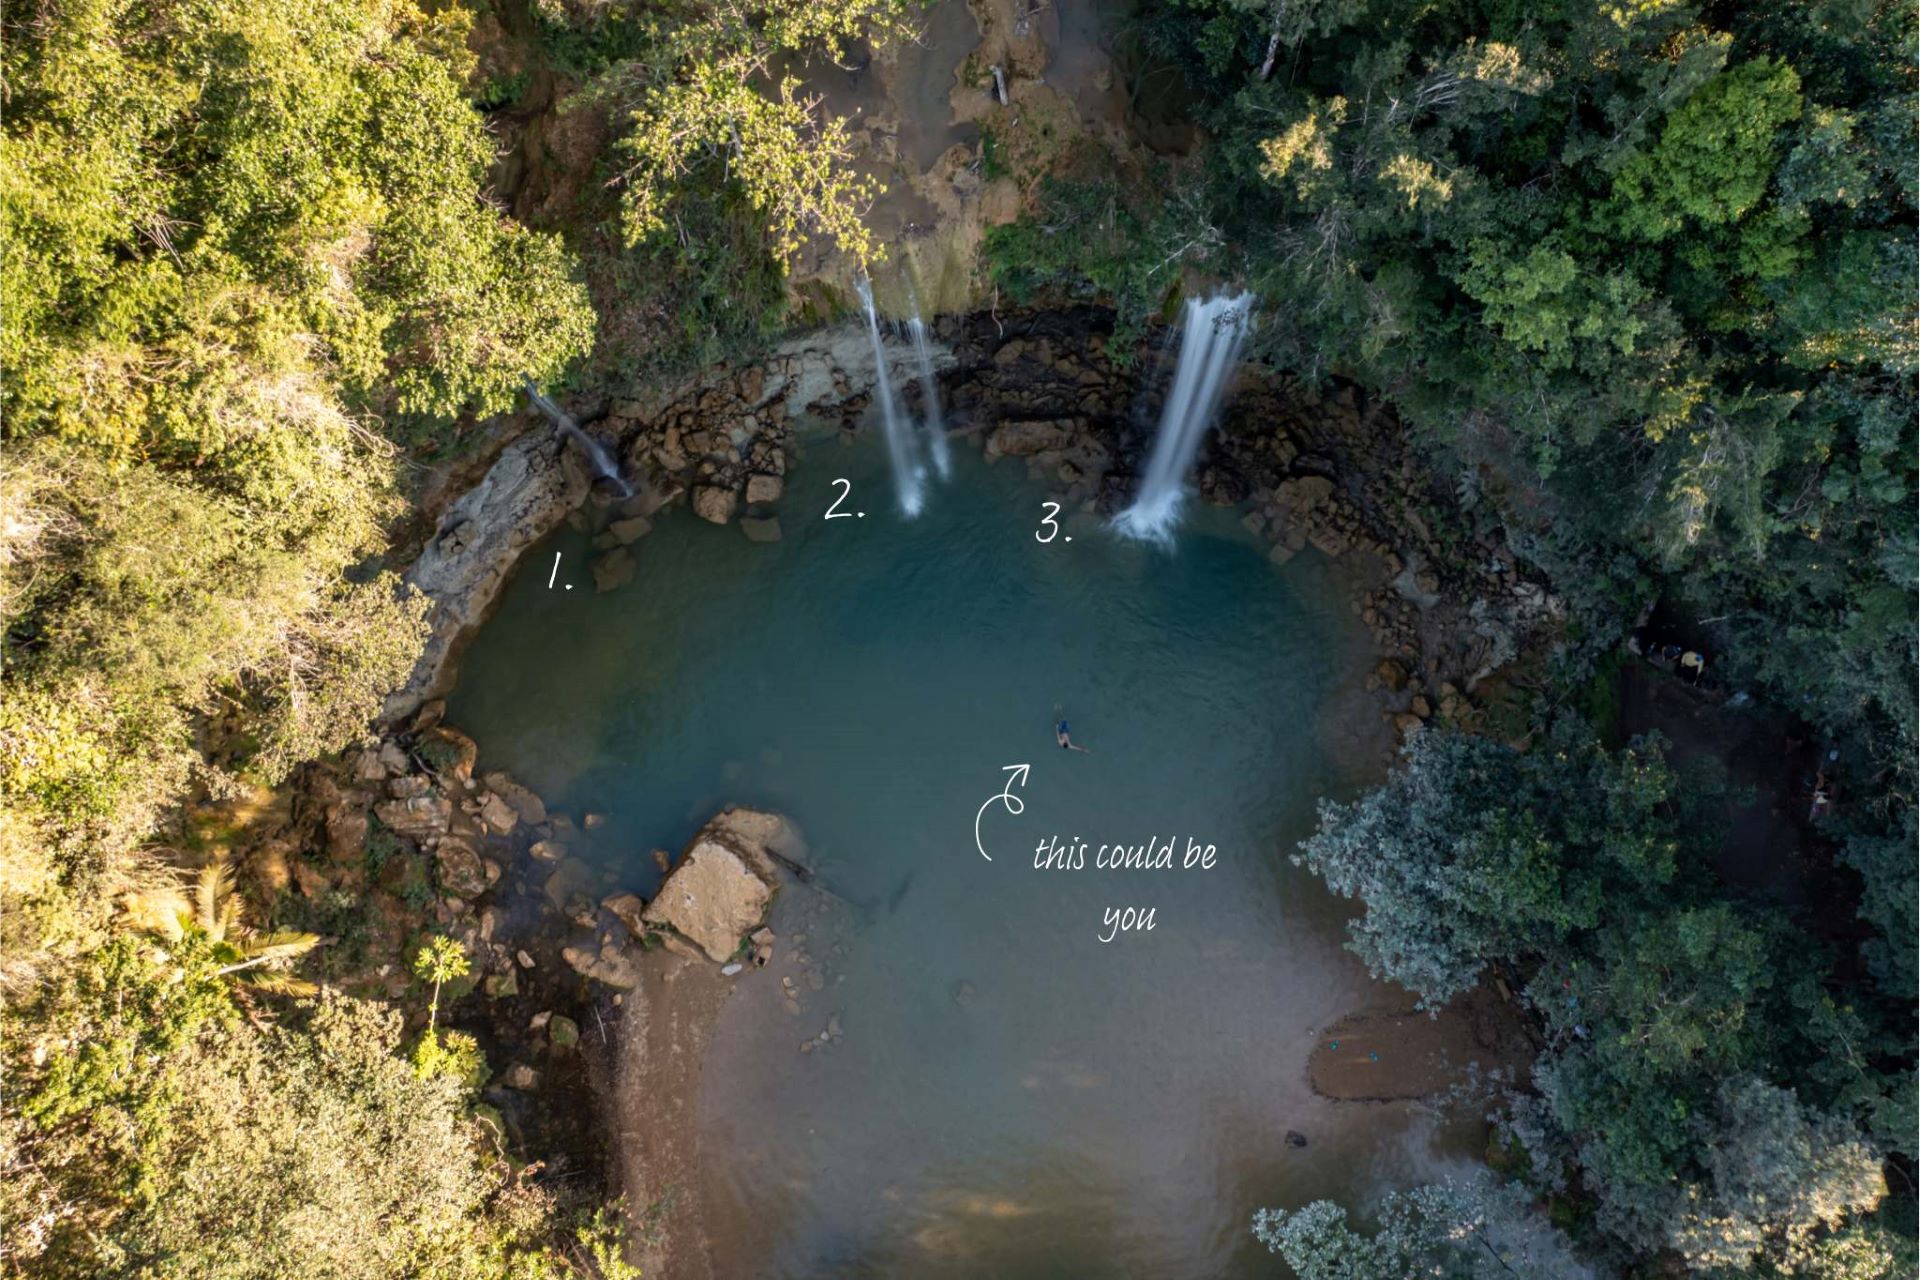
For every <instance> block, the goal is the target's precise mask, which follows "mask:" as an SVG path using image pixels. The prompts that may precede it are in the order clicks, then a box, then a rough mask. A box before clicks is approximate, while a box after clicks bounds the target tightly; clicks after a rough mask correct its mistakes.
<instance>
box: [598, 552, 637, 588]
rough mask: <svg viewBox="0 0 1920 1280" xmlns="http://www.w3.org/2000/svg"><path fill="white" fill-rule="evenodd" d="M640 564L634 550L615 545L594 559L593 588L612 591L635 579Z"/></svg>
mask: <svg viewBox="0 0 1920 1280" xmlns="http://www.w3.org/2000/svg"><path fill="white" fill-rule="evenodd" d="M638 567H639V566H638V565H636V564H635V563H634V559H633V552H631V551H629V550H627V549H626V548H625V547H615V548H614V549H613V550H612V551H609V552H607V553H606V554H605V555H603V556H595V557H594V560H593V589H594V590H595V591H603V592H604V591H612V590H613V589H614V588H615V587H623V586H625V585H626V584H627V583H629V582H632V581H633V575H634V571H635V570H636V569H637V568H638Z"/></svg>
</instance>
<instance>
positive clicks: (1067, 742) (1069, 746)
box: [1053, 720, 1093, 755]
mask: <svg viewBox="0 0 1920 1280" xmlns="http://www.w3.org/2000/svg"><path fill="white" fill-rule="evenodd" d="M1053 738H1054V741H1056V742H1058V743H1059V744H1060V746H1061V749H1062V750H1065V751H1084V752H1086V753H1087V754H1088V755H1092V754H1093V750H1092V748H1090V747H1083V746H1081V745H1080V744H1079V743H1077V742H1075V741H1074V740H1073V735H1072V734H1070V733H1069V732H1068V731H1067V722H1066V721H1065V720H1061V721H1060V723H1058V724H1056V725H1054V726H1053Z"/></svg>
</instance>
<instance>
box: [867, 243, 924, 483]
mask: <svg viewBox="0 0 1920 1280" xmlns="http://www.w3.org/2000/svg"><path fill="white" fill-rule="evenodd" d="M860 301H861V304H862V305H864V306H865V307H866V309H867V336H868V337H869V338H871V339H873V394H874V396H875V398H876V399H878V400H879V401H880V421H881V424H882V426H883V427H884V428H885V430H886V434H887V459H888V461H889V462H891V463H892V464H893V488H894V492H895V493H897V494H899V496H900V510H901V511H902V512H903V513H904V514H906V515H908V516H917V515H919V514H920V508H921V507H922V506H924V505H925V502H926V494H925V482H926V473H925V470H924V468H922V467H921V465H920V451H919V450H918V449H917V448H915V446H914V442H913V434H912V429H911V426H910V424H909V423H908V422H907V420H906V415H905V414H903V413H902V412H901V410H900V399H899V397H898V396H896V395H895V394H894V392H893V371H892V370H891V369H890V368H889V367H888V365H887V348H886V345H885V344H884V343H883V342H881V341H880V314H879V312H877V311H875V310H874V306H873V286H872V285H871V284H869V283H868V282H867V281H865V280H862V281H861V282H860Z"/></svg>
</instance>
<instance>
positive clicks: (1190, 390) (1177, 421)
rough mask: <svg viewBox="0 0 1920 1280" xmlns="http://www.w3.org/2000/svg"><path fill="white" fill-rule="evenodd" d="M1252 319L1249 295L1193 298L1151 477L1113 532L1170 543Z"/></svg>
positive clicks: (1184, 322) (1149, 470)
mask: <svg viewBox="0 0 1920 1280" xmlns="http://www.w3.org/2000/svg"><path fill="white" fill-rule="evenodd" d="M1252 318H1253V305H1252V300H1251V299H1250V298H1249V297H1248V295H1246V294H1244V293H1236V294H1231V295H1229V294H1215V295H1214V296H1213V297H1211V298H1208V299H1206V300H1205V301H1204V302H1203V301H1200V300H1199V299H1196V298H1188V299H1187V304H1186V308H1185V310H1184V312H1183V314H1182V319H1181V326H1180V358H1179V363H1178V364H1177V365H1175V367H1174V373H1173V387H1172V388H1171V389H1170V390H1169V391H1168V392H1167V403H1166V405H1165V407H1164V408H1162V409H1161V411H1160V428H1159V431H1158V432H1157V433H1156V434H1155V436H1154V440H1153V453H1152V454H1151V455H1150V456H1149V457H1148V459H1147V473H1146V476H1145V478H1144V479H1143V480H1142V481H1141V482H1140V492H1139V493H1138V494H1136V495H1134V499H1133V505H1132V506H1130V507H1128V508H1127V509H1126V510H1125V511H1122V512H1121V513H1120V514H1119V516H1118V517H1116V518H1115V520H1114V527H1115V528H1117V529H1119V530H1120V532H1122V533H1124V534H1127V535H1128V536H1130V537H1135V538H1149V539H1156V540H1165V539H1166V538H1167V537H1168V536H1169V535H1170V534H1171V533H1172V531H1173V526H1174V522H1175V521H1176V520H1177V519H1178V518H1179V515H1180V504H1181V502H1182V501H1183V500H1184V499H1185V497H1186V489H1185V485H1186V478H1187V470H1188V468H1190V467H1191V466H1193V459H1194V456H1195V455H1196V454H1198V453H1199V452H1200V441H1201V440H1202V439H1203V438H1204V437H1205V436H1206V434H1207V428H1208V427H1210V426H1212V425H1213V415H1214V413H1215V411H1216V410H1218V409H1219V407H1220V398H1221V396H1222V394H1223V393H1224V392H1225V391H1226V385H1227V377H1228V375H1229V374H1230V373H1231V372H1232V371H1233V368H1234V366H1235V365H1236V364H1237V363H1238V361H1239V357H1240V344H1241V343H1242V342H1243V341H1245V339H1246V336H1247V328H1248V325H1249V323H1250V322H1251V320H1252Z"/></svg>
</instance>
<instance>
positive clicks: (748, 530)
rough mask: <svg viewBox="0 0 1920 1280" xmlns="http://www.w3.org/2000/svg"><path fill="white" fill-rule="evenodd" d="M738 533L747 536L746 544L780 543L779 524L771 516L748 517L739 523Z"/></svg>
mask: <svg viewBox="0 0 1920 1280" xmlns="http://www.w3.org/2000/svg"><path fill="white" fill-rule="evenodd" d="M740 531H741V532H742V533H744V534H746V535H747V541H748V542H778V541H780V522H779V521H778V520H776V519H774V518H773V517H772V516H766V517H764V518H762V517H758V516H748V517H747V518H745V519H743V520H741V521H740Z"/></svg>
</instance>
